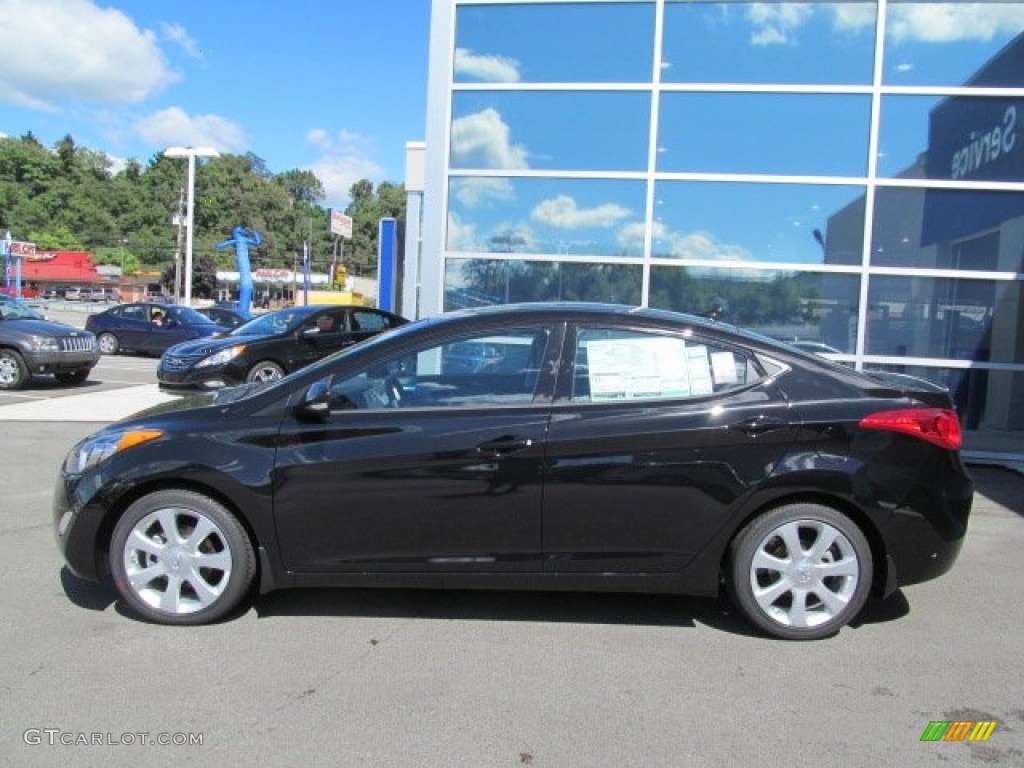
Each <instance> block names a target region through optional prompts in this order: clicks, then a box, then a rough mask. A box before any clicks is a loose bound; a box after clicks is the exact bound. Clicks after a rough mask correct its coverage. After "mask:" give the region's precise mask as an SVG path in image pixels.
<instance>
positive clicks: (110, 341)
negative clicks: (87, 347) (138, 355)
mask: <svg viewBox="0 0 1024 768" xmlns="http://www.w3.org/2000/svg"><path fill="white" fill-rule="evenodd" d="M96 344H97V346H98V347H99V348H100V352H101V353H102V354H104V355H116V354H117V353H118V352H120V351H121V342H120V341H118V338H117V336H115V335H114V334H112V333H101V334H100V335H99V336H98V337H96Z"/></svg>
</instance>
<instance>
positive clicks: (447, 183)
mask: <svg viewBox="0 0 1024 768" xmlns="http://www.w3.org/2000/svg"><path fill="white" fill-rule="evenodd" d="M425 138H426V141H425V142H422V143H414V144H410V145H409V147H408V151H407V154H408V162H407V171H406V173H407V179H406V186H407V190H408V192H409V206H408V214H407V219H408V220H407V223H406V237H405V245H404V249H405V250H404V258H403V259H402V262H403V270H402V272H401V274H399V275H398V276H397V278H396V280H397V282H398V285H399V286H400V290H399V295H400V305H399V308H400V311H402V312H403V313H404V314H405V315H406V316H409V317H416V316H425V315H431V314H436V313H437V312H441V311H448V310H452V309H456V308H460V307H471V306H480V305H484V304H495V303H507V302H523V301H527V302H529V301H544V300H554V299H565V300H573V301H602V302H617V303H624V304H630V305H646V306H651V307H658V308H667V309H674V310H682V311H686V312H695V313H712V314H714V315H715V316H717V317H720V318H722V319H723V320H724V321H726V322H732V323H735V324H737V325H740V326H742V327H745V328H750V329H753V330H756V331H759V332H761V333H764V334H766V335H770V336H774V337H777V338H781V339H788V340H799V341H801V342H804V343H805V344H806V345H808V346H810V347H815V346H816V347H817V348H820V349H821V350H823V351H824V352H825V353H826V354H831V355H833V356H834V357H835V359H838V360H841V361H843V362H846V363H848V364H851V365H854V366H857V367H868V368H886V369H889V370H893V371H899V372H905V373H910V374H914V375H917V376H923V377H926V378H928V379H931V380H933V381H937V382H941V383H943V384H945V385H947V386H948V387H949V388H950V391H951V392H952V393H953V396H954V399H955V402H956V404H957V409H958V411H959V413H960V415H961V419H962V423H963V425H964V427H965V429H966V433H965V447H966V449H967V451H968V452H969V454H970V455H973V457H974V458H976V459H991V460H994V461H1007V460H1009V461H1014V462H1021V461H1024V316H1022V310H1024V305H1022V295H1021V282H1022V280H1024V2H987V3H986V2H980V3H979V2H966V3H965V2H917V1H916V0H915V1H914V2H900V1H898V0H877V2H803V3H785V2H784V3H777V2H690V1H687V0H684V1H679V0H632V1H629V0H623V1H621V2H616V1H614V0H613V1H610V2H609V1H607V0H581V1H579V2H576V1H573V0H562V1H561V2H550V1H546V0H532V1H528V2H490V1H488V0H433V4H432V17H431V37H430V74H429V93H428V109H427V131H426V137H425Z"/></svg>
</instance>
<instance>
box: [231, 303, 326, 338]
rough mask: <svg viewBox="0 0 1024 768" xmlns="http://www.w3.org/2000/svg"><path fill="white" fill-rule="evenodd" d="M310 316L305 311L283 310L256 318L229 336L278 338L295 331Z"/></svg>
mask: <svg viewBox="0 0 1024 768" xmlns="http://www.w3.org/2000/svg"><path fill="white" fill-rule="evenodd" d="M309 315H310V313H309V312H308V311H304V310H298V309H281V310H278V311H277V312H271V313H269V314H266V315H260V316H259V317H254V318H253V319H252V320H250V321H249V322H247V323H244V324H242V325H240V326H238V327H237V328H235V330H233V331H231V333H229V334H228V336H277V335H278V334H279V333H287V332H288V331H294V330H295V329H296V328H298V327H299V326H300V325H301V324H302V321H303V320H305V319H306V318H307V317H309Z"/></svg>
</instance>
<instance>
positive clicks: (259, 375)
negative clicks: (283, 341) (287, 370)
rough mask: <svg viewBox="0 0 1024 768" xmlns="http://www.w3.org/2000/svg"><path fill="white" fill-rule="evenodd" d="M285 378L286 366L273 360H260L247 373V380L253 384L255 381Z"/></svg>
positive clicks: (262, 381) (261, 381)
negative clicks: (283, 366)
mask: <svg viewBox="0 0 1024 768" xmlns="http://www.w3.org/2000/svg"><path fill="white" fill-rule="evenodd" d="M283 378H284V368H282V367H281V366H280V365H278V364H277V363H275V362H274V361H273V360H260V361H259V362H258V363H256V364H255V365H253V366H252V368H250V369H249V372H248V373H247V374H246V375H245V380H246V382H248V383H249V384H252V383H253V382H259V383H266V382H268V381H277V380H278V379H283Z"/></svg>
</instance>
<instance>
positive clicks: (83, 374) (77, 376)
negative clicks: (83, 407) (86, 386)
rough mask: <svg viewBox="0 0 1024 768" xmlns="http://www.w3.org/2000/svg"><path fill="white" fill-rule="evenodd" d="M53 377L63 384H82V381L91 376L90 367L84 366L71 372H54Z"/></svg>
mask: <svg viewBox="0 0 1024 768" xmlns="http://www.w3.org/2000/svg"><path fill="white" fill-rule="evenodd" d="M53 377H54V378H55V379H56V380H57V381H59V382H60V383H61V384H70V385H74V384H81V383H82V382H84V381H85V380H86V379H88V378H89V369H88V368H83V369H82V370H80V371H71V372H69V373H66V372H62V373H55V374H53Z"/></svg>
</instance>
